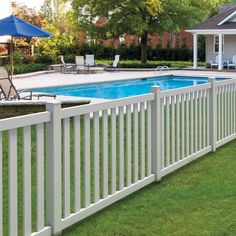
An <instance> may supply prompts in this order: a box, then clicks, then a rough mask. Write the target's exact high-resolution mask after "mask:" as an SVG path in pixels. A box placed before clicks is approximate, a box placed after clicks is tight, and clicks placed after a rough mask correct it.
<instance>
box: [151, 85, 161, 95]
mask: <svg viewBox="0 0 236 236" xmlns="http://www.w3.org/2000/svg"><path fill="white" fill-rule="evenodd" d="M160 91H161V87H160V86H157V85H154V86H152V87H151V92H152V93H158V92H160Z"/></svg>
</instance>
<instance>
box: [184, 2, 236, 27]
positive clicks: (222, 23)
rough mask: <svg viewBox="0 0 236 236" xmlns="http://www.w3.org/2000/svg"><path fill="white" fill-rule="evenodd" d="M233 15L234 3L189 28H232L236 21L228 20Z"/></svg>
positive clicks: (235, 7)
mask: <svg viewBox="0 0 236 236" xmlns="http://www.w3.org/2000/svg"><path fill="white" fill-rule="evenodd" d="M234 17H236V5H233V6H231V7H227V8H225V10H223V11H221V12H220V13H219V14H218V15H215V16H213V17H211V18H209V19H207V20H205V21H203V22H201V23H199V24H197V25H195V26H194V27H193V28H191V30H230V29H233V30H234V29H236V22H230V19H232V18H234ZM228 20H229V21H228ZM191 30H189V31H191Z"/></svg>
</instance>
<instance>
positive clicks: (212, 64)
mask: <svg viewBox="0 0 236 236" xmlns="http://www.w3.org/2000/svg"><path fill="white" fill-rule="evenodd" d="M210 65H211V69H213V67H218V66H219V56H216V59H215V61H212V60H211V61H210Z"/></svg>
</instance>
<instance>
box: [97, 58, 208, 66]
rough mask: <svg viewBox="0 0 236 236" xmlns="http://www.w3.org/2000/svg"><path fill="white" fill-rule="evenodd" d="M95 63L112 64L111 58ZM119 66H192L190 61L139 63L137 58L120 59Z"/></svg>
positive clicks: (201, 64) (200, 64)
mask: <svg viewBox="0 0 236 236" xmlns="http://www.w3.org/2000/svg"><path fill="white" fill-rule="evenodd" d="M96 63H97V64H103V65H104V64H112V63H113V61H112V60H96ZM119 65H120V67H121V68H156V67H157V66H165V65H166V66H169V67H175V68H184V67H188V66H193V62H191V61H148V62H147V63H146V64H141V63H140V61H138V60H121V61H120V62H119ZM198 65H199V66H206V63H205V62H199V63H198Z"/></svg>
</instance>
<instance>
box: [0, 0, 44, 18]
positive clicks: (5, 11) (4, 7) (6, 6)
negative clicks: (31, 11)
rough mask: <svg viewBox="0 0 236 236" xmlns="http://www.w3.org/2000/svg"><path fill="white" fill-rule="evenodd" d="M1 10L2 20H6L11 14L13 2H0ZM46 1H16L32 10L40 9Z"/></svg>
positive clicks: (9, 0) (8, 0)
mask: <svg viewBox="0 0 236 236" xmlns="http://www.w3.org/2000/svg"><path fill="white" fill-rule="evenodd" d="M0 1H1V9H0V18H4V17H6V16H8V15H10V14H11V7H10V6H11V0H0ZM43 1H44V0H15V2H17V3H23V4H25V5H26V6H28V7H30V8H37V9H39V8H40V6H41V5H42V4H43Z"/></svg>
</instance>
